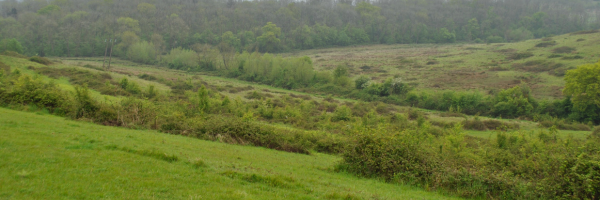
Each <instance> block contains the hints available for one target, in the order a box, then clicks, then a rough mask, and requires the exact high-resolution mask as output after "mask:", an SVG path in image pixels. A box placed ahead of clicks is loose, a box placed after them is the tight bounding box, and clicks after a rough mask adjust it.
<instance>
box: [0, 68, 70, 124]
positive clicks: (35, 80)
mask: <svg viewBox="0 0 600 200" xmlns="http://www.w3.org/2000/svg"><path fill="white" fill-rule="evenodd" d="M13 79H14V80H13V83H12V84H10V85H3V89H5V91H2V92H1V93H0V102H1V103H2V104H20V105H28V104H29V105H35V106H37V107H40V108H49V109H53V110H55V112H58V113H59V114H60V113H62V114H64V113H65V112H67V111H68V110H69V105H70V104H71V101H70V99H69V97H68V94H67V93H65V92H63V91H62V90H61V89H60V88H59V86H58V85H56V84H54V83H52V82H50V83H46V82H44V81H43V80H42V79H41V78H40V77H39V76H35V77H31V76H29V75H18V74H17V76H16V77H13Z"/></svg>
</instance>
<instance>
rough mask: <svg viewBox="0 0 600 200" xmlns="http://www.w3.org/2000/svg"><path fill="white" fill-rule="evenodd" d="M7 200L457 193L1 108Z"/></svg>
mask: <svg viewBox="0 0 600 200" xmlns="http://www.w3.org/2000/svg"><path fill="white" fill-rule="evenodd" d="M0 158H2V159H0V186H1V187H0V199H454V198H449V197H444V196H442V195H439V194H436V193H431V192H426V191H423V190H420V189H415V188H413V187H409V186H402V185H395V184H387V183H383V182H381V181H378V180H374V179H363V178H356V177H354V176H352V175H348V174H343V173H337V172H334V171H332V168H333V166H334V165H335V164H336V163H337V162H339V161H340V158H339V157H337V156H332V155H325V154H318V153H315V154H313V155H302V154H292V153H285V152H279V151H274V150H269V149H264V148H256V147H249V146H235V145H227V144H222V143H216V142H207V141H201V140H197V139H192V138H188V137H182V136H174V135H167V134H163V133H158V132H154V131H136V130H128V129H122V128H114V127H106V126H99V125H95V124H90V123H85V122H76V121H69V120H65V119H64V118H60V117H55V116H51V115H45V114H43V113H39V114H36V113H26V112H19V111H14V110H8V109H4V108H0Z"/></svg>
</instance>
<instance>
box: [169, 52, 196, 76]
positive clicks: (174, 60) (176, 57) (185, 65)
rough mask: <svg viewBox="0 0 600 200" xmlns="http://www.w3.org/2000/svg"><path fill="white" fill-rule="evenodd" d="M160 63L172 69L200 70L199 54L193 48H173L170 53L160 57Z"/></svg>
mask: <svg viewBox="0 0 600 200" xmlns="http://www.w3.org/2000/svg"><path fill="white" fill-rule="evenodd" d="M160 63H161V64H162V65H163V66H168V67H169V68H171V69H180V70H186V71H198V56H197V55H196V52H194V51H192V50H187V49H182V48H175V49H172V50H171V52H169V54H167V55H164V56H161V57H160Z"/></svg>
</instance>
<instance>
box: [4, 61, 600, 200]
mask: <svg viewBox="0 0 600 200" xmlns="http://www.w3.org/2000/svg"><path fill="white" fill-rule="evenodd" d="M88 67H93V66H88ZM0 69H1V70H0V105H1V106H3V107H10V108H13V109H22V110H29V111H33V112H42V113H52V114H56V115H61V116H65V117H68V118H71V119H76V120H84V121H92V122H95V123H99V124H104V125H110V126H121V127H128V128H135V129H152V130H158V131H161V132H164V133H169V134H178V135H184V136H189V137H196V138H200V139H206V140H213V141H220V142H227V143H233V144H240V145H255V146H262V147H266V148H272V149H276V150H281V151H288V152H296V153H306V154H310V153H311V152H314V151H317V152H325V153H331V154H340V155H342V157H343V160H342V161H341V162H340V163H339V164H338V165H337V167H336V170H337V171H346V172H350V173H355V174H357V175H360V176H365V177H380V178H382V179H383V180H386V181H389V182H394V183H403V184H410V185H414V186H418V187H422V188H425V189H427V190H436V191H443V192H445V193H447V194H450V195H457V196H462V197H472V198H502V199H597V198H598V197H599V195H600V193H599V192H598V191H600V190H599V186H600V184H598V183H599V181H600V176H598V174H600V163H599V162H598V159H599V158H600V157H599V156H600V149H599V147H600V145H598V144H600V135H599V134H600V129H596V130H595V132H594V133H593V134H591V135H590V136H589V137H588V138H586V139H585V140H583V139H574V138H563V137H562V136H560V135H558V132H557V130H556V128H555V127H552V128H550V129H549V130H548V131H545V130H540V131H536V132H522V131H517V132H505V131H501V130H503V129H502V128H499V129H498V132H497V133H496V136H495V137H494V138H492V139H490V140H485V139H479V138H473V137H469V136H466V135H465V134H464V133H463V132H462V127H463V125H467V124H468V123H470V122H468V121H465V122H464V123H454V124H448V125H445V126H437V125H433V122H430V121H428V120H427V116H426V115H425V114H424V113H422V112H419V111H417V110H409V111H408V112H399V111H398V110H395V109H394V108H393V107H390V106H389V105H386V104H377V103H364V102H357V103H344V104H342V103H340V102H336V100H334V99H331V98H328V99H325V100H323V101H317V100H314V99H312V98H311V97H310V96H298V95H282V96H281V97H273V96H269V95H267V94H265V93H262V92H260V91H256V90H254V91H250V92H248V93H247V98H249V99H253V100H251V101H241V100H239V99H229V98H228V97H227V96H225V95H222V94H221V93H220V92H219V90H221V89H219V88H215V89H211V87H210V86H208V87H206V86H205V85H204V84H203V83H202V81H201V80H187V81H180V80H164V79H160V78H156V77H153V76H150V75H140V78H143V79H146V80H153V81H156V82H160V83H163V84H166V85H168V86H170V87H171V89H172V90H173V91H177V92H171V93H161V92H156V91H154V90H152V89H151V88H152V87H148V88H141V87H139V86H138V84H136V83H135V82H132V81H129V80H128V79H127V78H124V79H121V80H113V78H112V77H111V76H110V74H106V73H96V72H91V71H88V70H81V69H70V68H64V69H58V68H47V67H29V68H28V70H32V71H34V72H37V73H40V74H46V75H48V76H50V77H61V76H66V77H69V79H70V81H71V83H72V84H74V86H75V89H74V90H73V91H66V90H64V89H62V88H61V87H59V86H58V85H57V84H55V83H53V82H52V81H46V80H45V79H44V78H42V76H41V75H39V74H35V75H29V74H30V72H31V71H27V73H25V72H21V71H20V70H18V69H11V67H10V66H7V65H4V64H0ZM103 81H104V84H101V83H102V82H103ZM87 86H89V88H94V89H95V90H97V91H100V92H101V93H103V94H112V95H115V96H122V98H121V100H117V101H112V102H111V101H98V100H96V99H94V98H92V97H91V96H90V92H89V89H88V87H87ZM232 89H233V88H232ZM513 90H515V91H517V90H519V89H518V88H517V89H513ZM152 91H154V92H152ZM509 92H513V91H509ZM509 92H507V93H509ZM475 121H476V120H475ZM264 122H268V123H264ZM269 123H283V124H286V125H289V126H292V127H295V128H285V127H282V126H281V125H278V126H271V125H269ZM499 123H500V122H499ZM502 126H504V125H502Z"/></svg>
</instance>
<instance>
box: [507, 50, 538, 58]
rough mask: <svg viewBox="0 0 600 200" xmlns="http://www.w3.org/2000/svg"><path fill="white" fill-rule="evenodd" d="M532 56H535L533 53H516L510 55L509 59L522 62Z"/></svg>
mask: <svg viewBox="0 0 600 200" xmlns="http://www.w3.org/2000/svg"><path fill="white" fill-rule="evenodd" d="M532 56H533V53H531V52H521V53H514V54H512V55H510V56H509V57H508V59H511V60H521V59H525V58H529V57H532Z"/></svg>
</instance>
